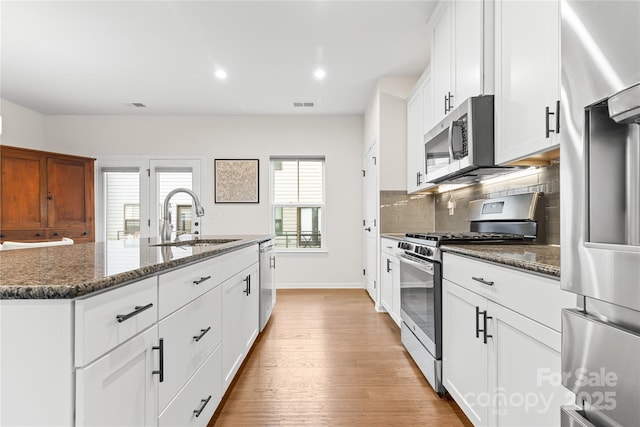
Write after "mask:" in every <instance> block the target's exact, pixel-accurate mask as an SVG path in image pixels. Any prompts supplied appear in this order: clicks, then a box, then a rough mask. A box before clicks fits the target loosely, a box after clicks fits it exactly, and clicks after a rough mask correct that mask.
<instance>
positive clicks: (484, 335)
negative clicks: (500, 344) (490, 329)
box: [476, 306, 493, 344]
mask: <svg viewBox="0 0 640 427" xmlns="http://www.w3.org/2000/svg"><path fill="white" fill-rule="evenodd" d="M480 314H482V328H483V329H480V321H479V320H478V318H479V317H480ZM488 319H493V317H491V316H487V310H484V311H480V307H478V306H476V338H480V332H482V341H483V342H484V343H485V344H486V343H487V338H493V335H488V334H487V320H488Z"/></svg>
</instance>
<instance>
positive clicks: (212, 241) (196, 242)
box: [151, 239, 240, 246]
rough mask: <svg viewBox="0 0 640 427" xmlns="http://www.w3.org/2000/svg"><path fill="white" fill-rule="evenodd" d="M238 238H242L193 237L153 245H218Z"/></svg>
mask: <svg viewBox="0 0 640 427" xmlns="http://www.w3.org/2000/svg"><path fill="white" fill-rule="evenodd" d="M238 240H240V239H193V240H180V241H177V242H165V243H158V244H157V245H151V246H216V245H223V244H225V243H231V242H237V241H238Z"/></svg>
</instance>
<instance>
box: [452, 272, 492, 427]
mask: <svg viewBox="0 0 640 427" xmlns="http://www.w3.org/2000/svg"><path fill="white" fill-rule="evenodd" d="M442 299H443V301H442V305H443V307H442V312H443V318H442V337H443V339H442V344H443V348H442V377H443V383H444V387H445V388H446V389H447V391H448V392H449V394H450V395H451V396H452V397H453V398H454V400H455V401H456V403H457V404H458V406H460V407H461V408H463V410H464V413H465V414H466V415H467V417H468V418H469V420H470V421H471V422H472V423H473V424H474V425H475V426H482V425H488V422H487V414H488V407H487V405H478V404H477V399H478V397H479V396H482V395H485V396H486V394H487V383H488V372H487V348H486V345H485V344H484V340H483V339H482V337H480V338H479V336H480V335H479V334H476V331H477V328H476V327H477V326H479V325H476V319H478V320H479V316H478V315H477V314H476V307H478V308H479V307H483V310H484V308H485V307H486V300H485V299H484V298H483V297H481V296H479V295H478V294H475V293H473V292H470V291H468V290H466V289H464V288H462V287H461V286H458V285H456V284H454V283H452V282H450V281H448V280H444V281H443V284H442Z"/></svg>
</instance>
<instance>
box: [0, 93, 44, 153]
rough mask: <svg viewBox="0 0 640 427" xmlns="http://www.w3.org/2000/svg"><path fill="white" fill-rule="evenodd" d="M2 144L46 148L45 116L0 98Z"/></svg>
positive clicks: (0, 138)
mask: <svg viewBox="0 0 640 427" xmlns="http://www.w3.org/2000/svg"><path fill="white" fill-rule="evenodd" d="M0 115H2V135H0V144H3V145H10V146H13V147H22V148H33V149H34V150H42V149H44V144H45V142H44V116H43V115H42V114H40V113H36V112H35V111H32V110H29V109H27V108H24V107H22V106H20V105H18V104H14V103H13V102H9V101H7V100H5V99H2V100H0Z"/></svg>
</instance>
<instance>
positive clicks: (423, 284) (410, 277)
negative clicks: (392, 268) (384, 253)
mask: <svg viewBox="0 0 640 427" xmlns="http://www.w3.org/2000/svg"><path fill="white" fill-rule="evenodd" d="M400 309H401V315H402V320H403V322H404V323H405V324H406V325H407V326H408V327H409V329H410V330H411V331H412V332H413V333H414V334H415V335H416V337H417V338H418V339H419V340H420V342H421V343H422V344H423V345H424V346H425V348H426V349H427V350H428V351H429V353H431V355H432V356H433V357H434V358H435V359H440V358H441V347H442V345H441V343H442V340H441V331H442V276H441V272H440V263H439V262H435V261H429V260H423V259H419V258H417V257H415V256H412V255H407V254H401V255H400Z"/></svg>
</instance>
